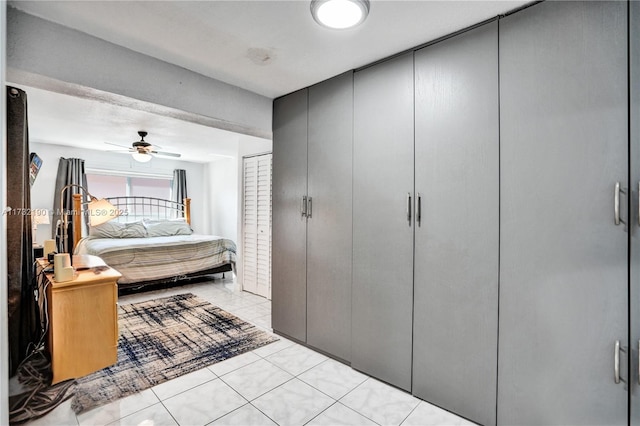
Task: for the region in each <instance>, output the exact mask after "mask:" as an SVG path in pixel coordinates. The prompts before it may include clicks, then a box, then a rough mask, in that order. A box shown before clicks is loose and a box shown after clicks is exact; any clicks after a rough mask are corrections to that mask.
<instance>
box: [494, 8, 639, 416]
mask: <svg viewBox="0 0 640 426" xmlns="http://www.w3.org/2000/svg"><path fill="white" fill-rule="evenodd" d="M627 7H628V4H627V3H625V2H544V3H540V4H538V5H535V6H533V7H530V8H528V9H525V10H523V11H521V12H518V13H515V14H513V15H511V16H508V17H506V18H504V19H502V20H501V21H500V194H501V199H500V343H499V352H498V360H499V363H498V423H500V424H564V425H567V424H607V425H614V424H621V425H622V424H626V423H627V410H628V397H629V393H628V389H629V386H627V385H625V382H627V381H628V362H629V357H628V349H625V348H628V347H629V340H628V334H629V299H628V294H629V257H628V254H629V251H628V243H629V229H630V227H635V224H636V222H635V221H634V223H633V224H631V223H630V220H629V217H628V203H627V195H628V192H629V191H628V184H629V133H628V131H629V127H628V112H629V111H628V97H629V87H628V80H627V78H628V72H627V71H628V69H627V64H628V62H627V58H628V56H627V54H628V52H627V24H628V22H627ZM617 188H619V190H618V189H617ZM636 214H637V212H636ZM618 346H619V347H618ZM614 365H615V367H614ZM636 367H637V363H635V365H634V370H635V369H636ZM615 370H617V371H618V372H616V371H615ZM635 389H636V391H637V390H638V388H637V387H636V388H635Z"/></svg>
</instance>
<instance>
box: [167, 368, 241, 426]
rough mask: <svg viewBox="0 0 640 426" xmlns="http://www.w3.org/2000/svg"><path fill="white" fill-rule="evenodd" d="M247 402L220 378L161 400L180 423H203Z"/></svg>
mask: <svg viewBox="0 0 640 426" xmlns="http://www.w3.org/2000/svg"><path fill="white" fill-rule="evenodd" d="M246 403H247V400H245V399H244V398H243V397H242V396H240V395H239V394H238V393H237V392H236V391H234V390H233V389H231V388H230V387H229V386H228V385H227V384H226V383H224V382H223V381H222V380H220V379H215V380H212V381H210V382H207V383H205V384H203V385H200V386H198V387H195V388H193V389H190V390H188V391H186V392H183V393H181V394H179V395H176V396H174V397H172V398H169V399H167V400H165V401H163V404H164V406H165V407H166V408H167V410H169V413H171V415H172V416H173V418H175V419H176V421H177V422H178V424H180V425H190V426H197V425H205V424H207V423H210V422H212V421H214V420H216V419H217V418H219V417H222V416H224V415H225V414H228V413H230V412H232V411H233V410H235V409H236V408H239V407H241V406H243V405H245V404H246Z"/></svg>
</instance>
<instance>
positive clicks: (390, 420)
mask: <svg viewBox="0 0 640 426" xmlns="http://www.w3.org/2000/svg"><path fill="white" fill-rule="evenodd" d="M234 287H235V285H234V283H233V281H231V280H215V281H213V282H203V283H195V284H188V285H184V286H180V287H173V288H169V289H162V290H157V291H153V292H146V293H140V294H133V295H128V296H122V297H120V299H119V302H120V304H126V303H133V302H140V301H143V300H149V299H153V298H158V297H165V296H170V295H174V294H180V293H187V292H191V293H194V294H196V295H198V296H200V297H202V298H203V299H206V300H208V301H209V302H211V303H212V304H214V305H216V306H219V307H221V308H222V309H225V310H226V311H228V312H231V313H233V314H235V315H237V316H238V317H240V318H242V319H244V320H246V321H249V322H251V323H253V324H255V325H257V326H258V327H261V328H263V329H265V330H267V331H269V332H271V328H270V327H271V302H270V301H268V300H267V299H264V298H262V297H259V296H256V295H253V294H250V293H246V292H239V291H237V290H235V288H234ZM279 338H280V340H279V341H277V342H275V343H271V344H269V345H267V346H263V347H261V348H259V349H256V350H254V351H251V352H248V353H245V354H242V355H239V356H236V357H234V358H230V359H228V360H226V361H223V362H220V363H217V364H213V365H211V366H209V367H207V368H203V369H201V370H198V371H195V372H193V373H191V374H187V375H185V376H182V377H178V378H176V379H174V380H171V381H169V382H166V383H163V384H160V385H158V386H155V387H153V388H151V389H147V390H145V391H143V392H140V393H138V394H136V395H132V396H130V397H127V398H123V399H121V400H118V401H114V402H112V403H110V404H107V405H105V406H102V407H98V408H95V409H93V410H91V411H88V412H86V413H83V414H80V415H76V414H75V413H74V412H73V411H72V410H71V401H70V400H68V401H66V402H65V403H63V404H62V405H60V406H59V407H58V408H56V409H55V410H54V411H52V412H51V413H49V414H48V415H47V416H45V417H43V418H41V419H37V420H35V421H33V422H30V423H28V424H29V425H31V426H36V425H144V426H158V425H182V426H187V425H188V426H194V425H209V424H210V425H242V426H250V425H283V426H287V425H320V426H321V425H326V426H329V425H330V426H334V425H403V426H413V425H416V426H418V425H419V426H430V425H470V424H473V423H470V422H468V421H466V420H464V419H462V418H460V417H457V416H455V415H453V414H451V413H449V412H447V411H445V410H442V409H440V408H438V407H435V406H433V405H431V404H428V403H426V402H424V401H421V400H419V399H417V398H415V397H413V396H411V395H410V394H408V393H406V392H403V391H400V390H398V389H396V388H394V387H391V386H388V385H386V384H384V383H382V382H379V381H377V380H375V379H373V378H371V377H368V376H366V375H364V374H362V373H359V372H357V371H355V370H353V369H351V368H350V367H348V366H346V365H344V364H342V363H340V362H337V361H334V360H332V359H330V358H328V357H326V356H324V355H321V354H319V353H317V352H315V351H313V350H310V349H308V348H306V347H304V346H302V345H299V344H297V343H294V342H292V341H290V340H287V339H285V338H283V337H281V336H279Z"/></svg>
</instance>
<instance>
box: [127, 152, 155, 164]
mask: <svg viewBox="0 0 640 426" xmlns="http://www.w3.org/2000/svg"><path fill="white" fill-rule="evenodd" d="M131 156H132V157H133V159H134V160H136V161H137V162H139V163H146V162H147V161H151V154H143V153H141V152H134V153H133V154H131Z"/></svg>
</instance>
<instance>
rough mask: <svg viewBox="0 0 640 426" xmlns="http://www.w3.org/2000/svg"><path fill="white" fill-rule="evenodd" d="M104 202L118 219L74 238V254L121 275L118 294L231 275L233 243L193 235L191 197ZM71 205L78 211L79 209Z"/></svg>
mask: <svg viewBox="0 0 640 426" xmlns="http://www.w3.org/2000/svg"><path fill="white" fill-rule="evenodd" d="M105 200H108V201H109V202H110V203H111V204H113V206H114V207H115V208H116V209H117V211H118V212H120V213H121V215H120V216H119V217H117V218H116V219H114V220H112V221H109V222H107V223H105V224H102V225H99V226H96V227H91V228H90V229H89V235H88V236H86V237H84V238H81V239H76V241H74V247H75V249H74V254H78V255H82V254H89V255H94V256H98V257H100V258H101V259H102V260H103V261H104V262H105V263H106V264H107V265H109V266H110V267H112V268H114V269H116V270H117V271H118V272H120V273H121V274H122V278H121V279H119V280H118V288H119V290H124V291H131V290H139V289H142V288H145V287H148V286H150V285H155V284H166V283H175V282H182V281H185V280H191V279H194V278H199V277H203V276H208V275H211V274H216V273H225V272H232V271H233V272H234V271H235V262H236V245H235V243H234V242H233V241H232V240H229V239H226V238H221V237H217V236H212V235H201V234H193V233H192V230H191V227H190V225H191V220H190V219H191V217H190V199H185V200H184V202H183V203H177V202H175V201H170V200H163V199H159V198H153V197H109V198H105ZM75 207H76V206H74V210H75V211H81V210H80V208H79V207H80V206H77V207H78V208H77V209H76V208H75ZM78 222H79V221H78ZM74 226H77V225H76V224H75V221H74ZM74 235H80V232H77V233H75V232H74Z"/></svg>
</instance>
